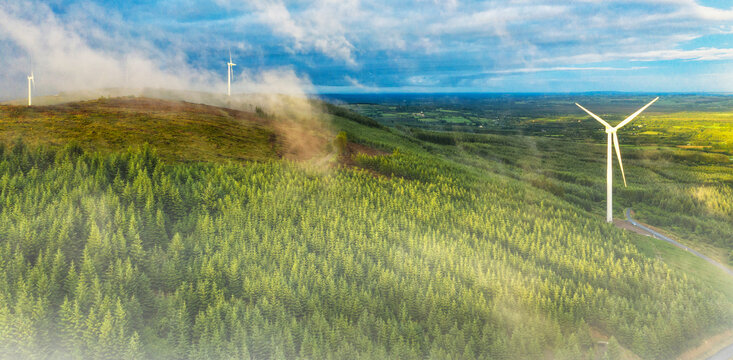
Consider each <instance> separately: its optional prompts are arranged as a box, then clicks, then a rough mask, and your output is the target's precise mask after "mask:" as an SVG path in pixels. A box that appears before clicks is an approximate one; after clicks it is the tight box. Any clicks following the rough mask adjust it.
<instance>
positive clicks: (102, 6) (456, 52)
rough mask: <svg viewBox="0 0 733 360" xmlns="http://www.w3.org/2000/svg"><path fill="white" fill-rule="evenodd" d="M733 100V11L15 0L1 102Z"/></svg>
mask: <svg viewBox="0 0 733 360" xmlns="http://www.w3.org/2000/svg"><path fill="white" fill-rule="evenodd" d="M229 51H231V54H232V57H233V60H234V62H235V63H236V64H237V66H236V67H235V84H234V85H233V87H234V91H235V92H236V91H238V92H247V91H250V92H253V91H274V92H288V91H291V92H292V91H295V92H306V93H354V92H356V93H359V92H364V93H372V92H584V91H630V92H733V1H721V0H641V1H619V0H579V1H573V0H565V1H547V0H512V1H467V0H403V1H388V0H371V1H362V0H314V1H285V0H251V1H240V0H204V1H196V0H158V1H141V0H129V1H121V0H117V1H112V0H48V1H36V0H21V1H18V0H0V83H2V84H4V86H2V87H0V98H13V97H22V96H23V94H24V92H26V91H27V83H26V76H27V73H28V72H29V69H31V68H32V69H33V71H34V74H35V78H36V79H37V81H36V85H37V87H39V88H41V90H38V91H40V92H44V91H45V92H46V93H53V92H56V91H64V90H78V89H85V88H95V87H100V88H101V87H119V86H125V87H135V86H137V87H142V86H145V87H162V88H180V89H197V90H205V91H220V90H221V89H222V87H223V86H224V87H225V86H226V85H225V84H226V71H227V69H226V61H227V60H228V56H229Z"/></svg>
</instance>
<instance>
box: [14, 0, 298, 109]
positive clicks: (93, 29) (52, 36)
mask: <svg viewBox="0 0 733 360" xmlns="http://www.w3.org/2000/svg"><path fill="white" fill-rule="evenodd" d="M90 6H91V5H90ZM92 10H94V12H99V13H98V14H96V16H98V17H102V18H109V19H115V21H111V22H109V23H106V24H104V25H105V26H108V27H110V26H120V27H123V26H125V24H124V23H123V22H122V20H120V18H119V17H118V16H116V15H115V14H114V13H110V12H104V11H102V10H101V9H99V8H93V9H92ZM94 12H91V11H90V12H88V13H87V14H94ZM72 15H74V14H72ZM98 23H99V21H98V19H96V18H93V17H73V20H69V19H62V18H60V17H59V16H58V15H56V14H54V13H53V12H52V11H51V9H50V8H49V7H48V6H46V5H44V4H42V3H40V2H33V3H32V4H25V5H22V6H19V5H18V4H10V3H7V2H3V1H0V52H2V53H3V56H2V57H0V67H2V68H3V69H5V70H6V71H3V72H2V73H0V83H2V84H4V86H3V87H2V88H0V99H1V98H5V99H10V98H19V97H22V95H23V94H24V93H25V90H26V89H25V88H26V86H27V85H26V81H25V74H26V73H27V72H29V71H31V66H30V64H29V62H30V61H29V58H32V59H33V66H32V67H33V69H32V70H33V71H34V73H35V78H36V85H37V89H38V93H39V94H55V93H58V92H61V91H80V90H99V89H102V88H130V89H141V88H165V89H173V90H200V91H210V92H220V91H221V90H223V89H225V88H226V87H225V86H226V83H225V81H226V78H225V71H224V70H222V71H221V72H214V71H210V70H206V69H201V68H197V67H194V66H192V65H190V64H188V63H187V61H186V56H185V54H184V53H182V52H175V51H174V50H161V49H159V48H156V47H155V46H154V45H152V44H151V43H149V42H147V41H145V40H142V39H140V38H127V37H125V36H118V35H116V33H117V32H121V33H123V34H124V33H125V32H126V31H125V29H124V28H103V27H101V26H100V25H99V24H98ZM311 89H312V85H311V84H310V82H309V81H308V80H307V79H304V78H302V77H299V76H298V75H296V73H295V71H294V70H292V68H280V69H269V70H265V71H263V72H261V73H252V74H250V73H247V72H246V71H245V72H242V75H241V76H239V79H238V80H237V81H236V82H235V83H234V84H233V90H235V91H236V92H246V91H249V92H274V93H288V94H304V93H306V92H307V91H310V90H311Z"/></svg>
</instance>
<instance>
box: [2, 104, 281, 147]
mask: <svg viewBox="0 0 733 360" xmlns="http://www.w3.org/2000/svg"><path fill="white" fill-rule="evenodd" d="M0 138H1V139H3V140H4V141H5V142H7V141H9V140H14V139H16V138H22V139H23V141H25V142H26V143H27V144H28V145H30V146H38V145H46V146H54V145H57V146H58V145H63V144H66V143H69V142H77V143H79V145H81V146H82V147H83V148H85V149H88V150H96V151H103V152H115V151H122V150H125V149H127V147H129V146H136V145H137V146H139V145H142V144H145V143H148V144H150V145H151V146H152V147H154V148H156V149H157V152H158V155H159V156H160V157H161V158H163V159H166V160H174V161H215V160H221V159H231V160H267V159H276V158H278V151H279V150H280V147H279V145H278V142H277V136H276V132H275V130H273V128H272V126H271V125H269V124H268V123H267V121H266V120H265V119H263V118H262V117H260V116H258V115H257V114H255V113H251V112H243V111H237V110H231V109H226V108H220V107H213V106H208V105H201V104H192V103H185V102H180V101H170V100H158V99H149V98H136V97H125V98H114V99H99V100H91V101H83V102H77V103H67V104H60V105H51V106H34V107H27V106H0Z"/></svg>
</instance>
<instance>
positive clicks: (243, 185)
mask: <svg viewBox="0 0 733 360" xmlns="http://www.w3.org/2000/svg"><path fill="white" fill-rule="evenodd" d="M341 121H344V120H341ZM344 124H346V122H344V123H343V124H342V125H343V127H344V128H346V131H347V132H349V136H350V139H351V140H355V139H356V135H355V134H357V133H358V134H361V135H360V136H370V135H369V134H374V133H375V132H381V133H380V136H381V138H377V137H372V138H371V140H370V141H371V145H373V146H376V147H380V146H382V147H386V146H384V144H385V142H387V141H396V140H395V139H398V138H399V136H401V135H399V136H398V135H396V132H394V131H389V130H383V129H379V128H376V127H371V128H367V127H366V126H363V125H359V124H356V123H349V124H348V125H344ZM355 130H358V131H355ZM390 139H391V140H390ZM403 140H404V139H403ZM403 140H400V141H403ZM418 141H419V140H417V139H412V140H410V141H407V140H404V141H403V144H404V146H403V147H401V148H399V149H394V150H393V151H392V152H391V154H390V155H377V156H368V155H355V161H356V162H357V163H358V164H359V165H360V166H362V167H364V168H367V169H370V171H367V170H362V169H358V168H350V167H338V168H334V169H331V170H328V171H323V170H322V169H317V168H312V167H309V166H308V165H303V164H298V163H293V162H288V161H269V160H268V161H264V162H245V163H174V162H163V161H161V160H160V159H159V157H158V156H157V155H156V151H155V149H153V148H150V147H145V146H143V147H140V148H134V149H130V150H128V151H125V152H113V153H97V152H91V151H88V150H83V149H81V148H80V147H78V146H74V145H69V146H66V147H64V148H63V149H56V150H54V149H50V148H46V147H33V148H28V147H27V146H26V145H24V144H23V143H22V142H17V143H16V144H14V145H12V146H7V147H4V148H2V154H1V155H0V358H13V359H15V358H100V359H102V358H110V359H111V358H126V359H136V358H156V359H219V358H245V359H246V358H250V359H292V358H302V359H321V358H331V359H347V358H348V359H359V358H374V359H385V358H394V359H424V358H435V359H459V358H460V359H472V358H478V359H489V358H491V359H508V358H542V357H546V356H547V357H555V358H568V359H581V358H586V357H588V356H591V355H592V354H594V352H595V349H594V341H593V339H592V337H591V333H592V332H599V333H602V334H606V335H607V336H612V338H611V341H610V345H609V348H608V351H607V353H606V354H605V355H604V356H605V357H607V358H617V357H618V356H620V350H619V349H620V347H624V348H627V349H630V350H631V351H633V352H634V353H635V354H637V355H639V356H641V357H642V358H670V357H673V356H675V355H676V354H679V353H680V352H681V351H683V350H685V349H686V348H687V347H689V346H691V345H694V344H695V342H696V341H698V340H700V339H701V338H702V337H704V336H705V335H707V334H710V333H711V332H712V331H715V330H717V329H719V328H722V327H724V326H726V325H728V324H730V323H731V321H733V304H732V302H731V301H732V300H731V299H728V298H726V297H725V296H724V295H723V294H722V293H721V292H720V291H719V290H718V289H715V288H712V287H711V286H709V285H708V284H706V283H704V282H702V281H700V280H698V279H696V278H695V277H689V276H687V275H686V274H684V273H681V272H680V271H677V270H675V269H672V268H670V267H669V266H668V265H667V264H665V263H664V262H663V261H661V260H660V259H655V258H653V257H649V256H647V255H645V254H642V253H641V252H640V251H639V249H637V247H636V246H635V245H634V241H632V240H633V239H634V237H638V235H634V234H630V233H627V232H624V231H622V230H620V229H617V228H615V227H612V226H608V225H607V224H605V223H604V222H603V221H601V220H600V218H599V217H597V216H594V215H592V214H591V213H589V212H587V211H585V210H584V209H583V208H582V207H581V206H578V205H575V204H574V203H573V202H568V201H566V200H564V199H563V198H562V197H559V196H557V194H553V192H552V191H549V190H552V187H551V186H548V185H544V187H546V188H547V189H549V190H548V191H545V189H541V190H540V191H538V189H539V188H542V184H543V183H542V181H543V180H542V178H539V179H537V181H535V183H533V182H531V181H526V180H527V179H521V178H517V177H513V176H511V171H509V170H506V168H502V169H504V170H501V169H498V170H496V171H495V172H494V173H490V174H491V175H490V176H487V174H489V173H488V172H486V171H485V170H484V169H483V168H482V167H481V166H483V165H481V166H472V165H471V164H468V163H459V162H456V161H451V160H448V159H447V158H446V157H444V156H440V155H430V154H429V153H427V152H424V151H417V150H415V149H417V148H420V147H425V148H428V149H430V145H425V144H422V145H418ZM477 151H478V150H477ZM497 166H498V165H497ZM502 172H505V173H506V174H502ZM546 181H549V182H552V181H553V180H546ZM561 189H562V188H561Z"/></svg>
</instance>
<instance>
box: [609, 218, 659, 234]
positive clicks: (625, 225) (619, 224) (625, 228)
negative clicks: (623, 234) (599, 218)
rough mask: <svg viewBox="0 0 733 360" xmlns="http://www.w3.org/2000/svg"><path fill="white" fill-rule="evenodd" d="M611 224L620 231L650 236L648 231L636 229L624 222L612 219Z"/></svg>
mask: <svg viewBox="0 0 733 360" xmlns="http://www.w3.org/2000/svg"><path fill="white" fill-rule="evenodd" d="M613 224H614V225H616V226H617V227H619V228H621V229H624V230H629V231H633V232H635V233H637V234H639V235H644V236H652V234H650V233H649V232H648V231H646V230H643V229H639V228H638V227H636V226H634V225H631V223H630V222H628V221H626V220H621V219H613Z"/></svg>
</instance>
